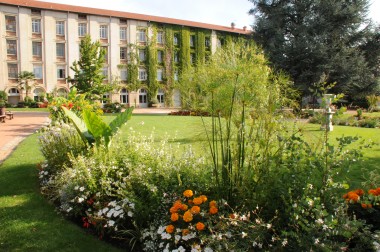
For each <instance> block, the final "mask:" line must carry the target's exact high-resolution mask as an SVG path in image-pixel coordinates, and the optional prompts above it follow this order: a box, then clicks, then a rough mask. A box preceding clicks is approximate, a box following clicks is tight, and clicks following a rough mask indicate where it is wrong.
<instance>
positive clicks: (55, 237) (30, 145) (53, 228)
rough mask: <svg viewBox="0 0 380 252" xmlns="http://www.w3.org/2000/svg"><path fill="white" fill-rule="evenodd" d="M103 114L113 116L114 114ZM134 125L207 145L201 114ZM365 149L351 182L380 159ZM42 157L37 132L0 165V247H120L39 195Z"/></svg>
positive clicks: (356, 132)
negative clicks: (102, 238) (98, 236)
mask: <svg viewBox="0 0 380 252" xmlns="http://www.w3.org/2000/svg"><path fill="white" fill-rule="evenodd" d="M104 118H105V119H104V120H105V121H108V122H109V121H111V120H112V119H113V118H114V115H112V116H111V115H105V116H104ZM300 127H301V131H302V133H303V134H304V136H305V138H306V139H307V140H308V141H309V142H312V143H318V142H321V138H322V135H323V132H321V131H320V130H319V127H320V126H319V125H315V124H300ZM130 128H133V129H134V131H136V132H140V133H141V134H143V135H146V136H148V135H150V134H151V133H152V132H153V134H154V136H155V139H156V140H157V141H159V140H161V139H163V138H165V135H169V136H170V137H169V139H171V142H173V143H179V144H182V145H189V144H191V145H192V146H194V150H195V151H196V152H197V153H200V154H203V153H205V151H207V148H208V144H207V141H206V136H205V134H204V131H203V126H202V121H201V118H200V117H178V116H162V115H133V116H132V119H131V120H130V121H129V122H128V123H127V124H126V125H124V126H123V128H122V132H123V137H124V138H127V137H128V136H129V134H130V132H131V131H130V130H129V129H130ZM379 133H380V130H379V129H367V128H353V127H345V126H335V127H334V131H333V132H331V133H330V139H331V141H335V140H334V139H335V138H336V137H339V136H342V135H345V136H349V135H351V136H361V137H363V138H364V139H372V140H373V141H375V142H377V143H380V134H379ZM356 146H357V145H356ZM364 154H365V160H364V162H363V163H362V164H361V165H358V166H356V168H355V169H354V170H353V171H352V172H351V174H350V175H349V176H350V178H351V180H350V181H349V182H350V184H351V185H352V187H358V186H360V184H359V183H360V182H361V181H363V180H364V179H365V177H363V176H366V175H367V173H366V172H363V171H362V168H363V167H365V168H369V169H372V170H376V169H378V164H380V148H379V145H376V146H375V147H374V148H373V149H368V150H367V149H366V150H365V153H364ZM42 160H43V157H42V155H41V153H40V151H39V148H38V142H37V135H33V136H31V137H29V138H27V139H26V140H25V141H24V142H23V143H21V145H20V146H19V147H18V148H17V150H16V151H15V152H14V153H13V154H12V156H11V157H9V158H8V159H7V160H6V161H5V162H4V163H3V164H2V165H0V251H117V249H116V248H114V247H112V246H110V245H108V244H106V243H104V242H101V241H99V240H98V239H97V238H96V237H94V236H92V235H90V234H87V233H86V232H85V230H83V229H82V228H81V227H79V226H77V225H76V224H74V223H71V222H70V221H67V220H65V219H64V218H63V217H62V216H61V215H59V214H57V213H56V212H55V210H54V206H53V205H51V204H49V203H48V202H47V200H46V199H45V198H44V197H43V196H42V195H40V193H39V185H38V177H37V176H38V173H37V170H36V164H37V163H38V162H40V161H42Z"/></svg>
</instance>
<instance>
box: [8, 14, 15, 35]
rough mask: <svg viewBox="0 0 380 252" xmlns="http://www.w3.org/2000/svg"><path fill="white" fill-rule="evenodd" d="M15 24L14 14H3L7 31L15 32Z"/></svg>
mask: <svg viewBox="0 0 380 252" xmlns="http://www.w3.org/2000/svg"><path fill="white" fill-rule="evenodd" d="M16 26H17V19H16V16H9V15H5V30H6V31H9V32H16Z"/></svg>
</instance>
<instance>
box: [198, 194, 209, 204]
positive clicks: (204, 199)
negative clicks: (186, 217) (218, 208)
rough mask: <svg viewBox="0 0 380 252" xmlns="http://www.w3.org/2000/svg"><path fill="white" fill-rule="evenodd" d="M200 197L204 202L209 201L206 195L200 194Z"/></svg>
mask: <svg viewBox="0 0 380 252" xmlns="http://www.w3.org/2000/svg"><path fill="white" fill-rule="evenodd" d="M199 198H201V199H202V201H203V203H205V202H206V201H207V197H206V195H201V196H199Z"/></svg>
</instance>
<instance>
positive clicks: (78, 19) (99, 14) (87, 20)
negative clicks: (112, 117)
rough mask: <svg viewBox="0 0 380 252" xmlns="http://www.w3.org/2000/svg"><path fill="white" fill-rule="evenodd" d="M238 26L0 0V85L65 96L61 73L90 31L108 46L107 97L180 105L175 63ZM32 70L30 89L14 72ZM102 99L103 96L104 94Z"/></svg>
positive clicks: (14, 91) (203, 54) (191, 60)
mask: <svg viewBox="0 0 380 252" xmlns="http://www.w3.org/2000/svg"><path fill="white" fill-rule="evenodd" d="M249 33H250V31H248V30H247V29H246V28H244V29H237V28H235V27H234V25H232V26H231V27H224V26H218V25H210V24H204V23H198V22H192V21H185V20H178V19H171V18H164V17H156V16H149V15H141V14H134V13H128V12H119V11H111V10H101V9H94V8H86V7H78V6H70V5H63V4H55V3H47V2H39V1H34V0H0V49H1V52H0V90H4V91H6V92H7V93H8V102H9V103H12V104H17V103H18V102H19V101H23V100H24V98H25V96H29V97H31V98H33V99H35V100H38V99H39V97H40V96H42V94H44V93H52V92H54V93H56V94H57V95H62V96H64V95H65V94H67V93H68V91H69V89H70V83H68V81H67V77H69V76H71V77H73V76H74V72H73V71H72V70H71V69H70V66H72V63H73V62H74V61H75V60H78V59H79V57H80V55H79V44H80V41H81V39H83V38H84V37H85V36H86V35H90V36H91V39H92V40H93V41H96V40H98V41H100V43H101V46H102V48H103V49H104V50H105V51H106V59H105V63H104V68H103V75H104V76H105V79H104V82H105V83H117V84H118V85H117V87H118V88H116V89H115V90H114V91H113V92H111V93H109V94H104V98H105V100H108V101H111V102H120V103H122V104H126V105H130V106H136V107H147V106H148V105H149V103H152V102H154V103H158V104H159V105H160V106H180V92H179V91H178V90H177V89H176V88H175V86H176V85H175V83H176V82H177V81H178V79H179V76H180V73H181V70H182V69H184V68H185V67H187V66H188V65H190V64H193V65H194V64H196V63H197V62H201V61H205V60H207V58H208V57H209V55H211V54H212V53H214V52H215V51H216V49H217V47H218V46H221V45H223V43H226V41H228V40H229V39H231V38H234V37H239V36H246V35H247V34H249ZM22 71H28V72H33V73H34V76H35V79H34V80H33V81H32V85H31V90H28V92H26V90H25V88H22V85H20V81H19V79H18V76H19V73H21V72H22ZM106 98H107V99H106Z"/></svg>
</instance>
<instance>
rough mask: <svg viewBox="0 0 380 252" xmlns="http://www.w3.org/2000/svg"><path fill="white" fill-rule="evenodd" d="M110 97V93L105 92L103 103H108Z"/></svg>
mask: <svg viewBox="0 0 380 252" xmlns="http://www.w3.org/2000/svg"><path fill="white" fill-rule="evenodd" d="M109 99H110V95H109V94H103V95H102V104H106V103H107V102H109Z"/></svg>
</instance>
